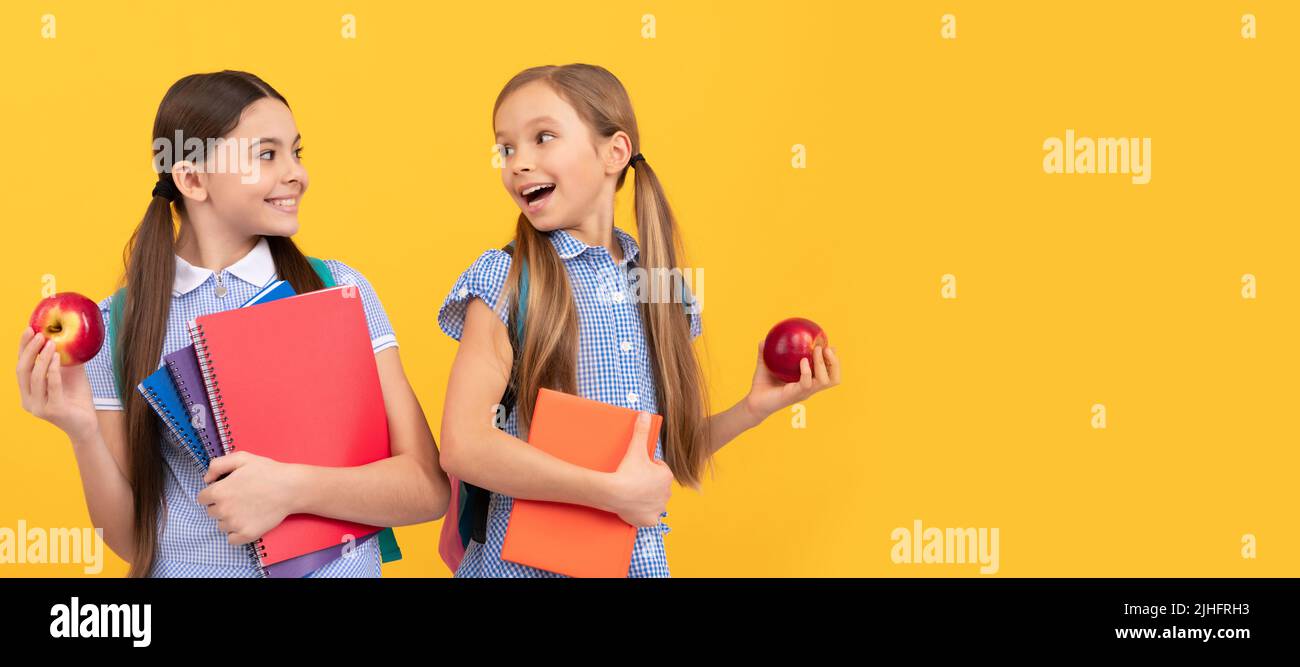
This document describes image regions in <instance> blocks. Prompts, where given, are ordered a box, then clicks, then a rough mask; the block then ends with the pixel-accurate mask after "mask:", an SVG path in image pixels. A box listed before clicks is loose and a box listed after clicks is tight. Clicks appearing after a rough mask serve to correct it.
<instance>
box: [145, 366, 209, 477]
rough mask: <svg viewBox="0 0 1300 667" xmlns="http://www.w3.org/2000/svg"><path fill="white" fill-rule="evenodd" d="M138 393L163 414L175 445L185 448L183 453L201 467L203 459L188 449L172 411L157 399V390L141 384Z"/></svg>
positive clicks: (154, 409) (157, 411)
mask: <svg viewBox="0 0 1300 667" xmlns="http://www.w3.org/2000/svg"><path fill="white" fill-rule="evenodd" d="M140 393H141V394H142V395H144V400H145V401H146V402H148V403H149V407H151V408H153V411H154V412H156V413H158V414H160V415H163V423H164V424H166V425H167V432H168V434H170V435H171V437H172V439H173V440H175V442H176V445H177V446H178V447H180V448H181V449H183V450H185V453H186V454H189V455H190V458H191V459H193V461H194V462H195V463H197V464H198V465H199V467H203V460H202V459H200V458H199V456H198V455H197V454H195V453H194V450H192V449H190V447H189V445H187V444H185V435H184V434H182V433H181V430H180V428H179V427H178V426H177V425H176V424H177V423H178V422H177V421H176V415H174V414H172V411H171V410H168V409H167V406H166V405H164V404H163V402H162V401H159V400H158V392H156V391H154V390H153V389H152V388H151V387H148V386H146V385H144V384H141V385H140Z"/></svg>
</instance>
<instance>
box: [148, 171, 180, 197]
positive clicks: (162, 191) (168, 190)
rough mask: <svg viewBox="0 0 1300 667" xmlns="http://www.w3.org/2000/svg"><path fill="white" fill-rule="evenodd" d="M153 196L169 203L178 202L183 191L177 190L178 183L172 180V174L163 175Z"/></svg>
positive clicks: (155, 185)
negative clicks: (164, 199)
mask: <svg viewBox="0 0 1300 667" xmlns="http://www.w3.org/2000/svg"><path fill="white" fill-rule="evenodd" d="M153 196H155V197H164V198H166V199H167V201H176V200H177V199H180V196H181V191H180V190H178V189H176V181H174V180H172V175H171V174H162V175H160V176H159V177H158V182H157V183H155V184H154V186H153Z"/></svg>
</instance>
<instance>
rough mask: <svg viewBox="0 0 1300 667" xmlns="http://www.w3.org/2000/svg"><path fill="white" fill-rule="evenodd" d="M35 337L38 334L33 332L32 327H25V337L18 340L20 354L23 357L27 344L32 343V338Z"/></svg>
mask: <svg viewBox="0 0 1300 667" xmlns="http://www.w3.org/2000/svg"><path fill="white" fill-rule="evenodd" d="M35 335H36V332H35V331H32V328H31V327H23V335H22V336H21V337H19V338H18V354H20V355H21V354H22V353H23V350H25V349H27V344H28V343H30V342H31V340H32V336H35Z"/></svg>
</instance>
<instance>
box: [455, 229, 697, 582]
mask: <svg viewBox="0 0 1300 667" xmlns="http://www.w3.org/2000/svg"><path fill="white" fill-rule="evenodd" d="M547 236H549V238H550V240H551V243H552V244H553V245H554V246H555V250H556V252H558V253H559V256H560V258H561V259H562V260H563V261H564V265H565V268H566V269H567V270H568V273H569V283H570V285H571V286H572V289H573V296H574V299H575V301H576V305H577V311H578V369H577V370H578V372H577V376H578V394H579V395H580V396H582V397H584V398H589V399H593V400H597V401H601V402H604V403H608V404H610V405H618V406H622V407H626V408H632V409H635V410H644V411H647V412H651V413H657V412H658V406H657V405H656V403H657V399H656V395H655V379H654V371H653V370H652V368H651V366H650V357H649V355H648V354H647V353H646V349H645V334H644V332H643V330H642V328H641V312H640V309H639V308H638V307H637V304H636V302H635V300H634V299H633V298H632V297H631V292H630V291H629V284H628V277H627V274H626V272H625V269H626V267H627V262H628V259H629V258H631V259H635V258H636V256H637V255H638V253H639V251H640V249H639V248H638V246H637V243H636V240H635V239H633V238H632V237H631V236H630V235H629V234H627V233H626V232H624V231H623V230H621V229H619V228H617V227H615V228H614V236H615V238H617V239H618V243H619V245H620V246H621V247H622V249H623V261H621V262H618V263H616V262H615V261H614V258H613V257H612V256H611V255H610V253H609V250H608V249H606V248H605V247H604V246H588V245H587V244H585V243H583V242H582V241H579V240H578V239H576V238H574V237H573V235H572V234H569V233H568V232H567V231H564V230H556V231H553V232H548V233H547ZM510 261H511V256H510V255H509V254H507V253H506V252H505V251H503V250H489V251H487V252H485V253H483V254H482V255H480V256H479V258H478V259H477V260H475V261H474V263H473V264H472V265H471V266H470V267H469V269H467V270H466V271H465V272H464V273H462V274H461V275H460V277H459V278H458V279H457V280H456V284H455V285H453V286H452V288H451V293H450V294H448V295H447V298H446V300H445V301H443V304H442V308H441V309H439V311H438V326H440V327H441V328H442V330H443V332H445V333H446V334H447V335H448V336H451V337H452V338H454V339H456V340H457V341H459V340H460V337H461V334H462V333H463V332H464V330H465V313H466V311H467V309H468V307H469V302H470V300H471V299H473V298H475V297H478V298H479V299H482V300H483V302H484V303H486V304H487V305H488V306H490V307H491V308H492V309H493V310H494V311H495V312H497V314H498V315H499V316H500V317H501V321H502V322H503V323H506V322H508V315H507V314H506V313H505V312H504V309H503V308H502V307H501V304H499V303H498V302H497V299H498V298H499V297H500V296H501V292H502V289H503V288H504V287H505V282H506V273H507V272H508V271H509V270H510ZM693 310H697V309H693ZM690 322H691V336H692V337H695V336H698V335H700V331H701V322H700V316H699V314H698V313H697V312H691V314H690ZM507 326H508V324H507ZM520 400H522V398H521V399H520ZM505 431H506V432H507V433H509V434H510V435H513V436H515V437H519V422H518V411H517V410H513V411H511V414H510V417H509V418H508V420H507V421H506V423H505ZM655 458H656V459H658V460H662V459H663V442H662V441H660V442H657V443H656V444H655ZM513 504H514V499H513V498H511V497H510V496H506V495H502V494H499V493H495V492H494V493H492V494H491V501H490V502H489V504H488V521H487V543H486V544H483V543H479V542H477V541H475V540H470V542H469V546H468V548H467V549H466V550H465V558H464V560H462V561H461V564H460V567H459V568H458V569H457V570H456V576H457V577H562V576H564V575H561V574H558V573H556V572H550V571H547V570H540V569H537V568H534V567H529V566H527V565H520V564H518V563H513V562H510V561H506V560H502V559H501V545H502V542H503V541H504V540H505V535H506V526H507V525H508V524H509V522H510V509H511V507H512V506H513ZM663 516H665V517H666V516H667V513H666V512H665V513H664V515H663ZM668 531H669V528H668V526H667V524H664V523H660V524H659V525H657V526H640V527H638V528H637V531H636V544H635V546H634V547H633V549H632V563H631V566H630V567H629V568H628V573H627V574H628V576H629V577H667V576H669V573H668V558H667V555H666V554H665V552H664V535H665V534H666V533H667V532H668Z"/></svg>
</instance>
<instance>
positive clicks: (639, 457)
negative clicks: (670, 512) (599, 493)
mask: <svg viewBox="0 0 1300 667" xmlns="http://www.w3.org/2000/svg"><path fill="white" fill-rule="evenodd" d="M649 437H650V413H648V412H642V413H641V414H640V415H639V416H638V417H637V419H636V428H635V429H633V430H632V440H631V441H629V442H628V444H627V453H626V454H624V455H623V462H622V463H620V464H619V466H618V470H616V471H614V473H613V476H612V477H611V478H610V480H611V482H612V493H611V497H610V501H609V504H610V506H611V507H612V509H611V510H610V511H612V512H614V513H615V514H618V517H619V518H620V519H622V520H624V521H626V522H628V523H629V524H632V525H633V526H654V525H657V524H658V523H659V519H660V518H661V517H663V516H664V514H665V513H666V510H667V508H668V499H669V498H670V497H671V496H672V484H673V471H672V470H670V469H669V468H668V464H667V463H664V462H663V461H660V460H657V459H653V458H651V457H650V456H647V455H646V444H645V443H646V440H647V439H648V438H649Z"/></svg>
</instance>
